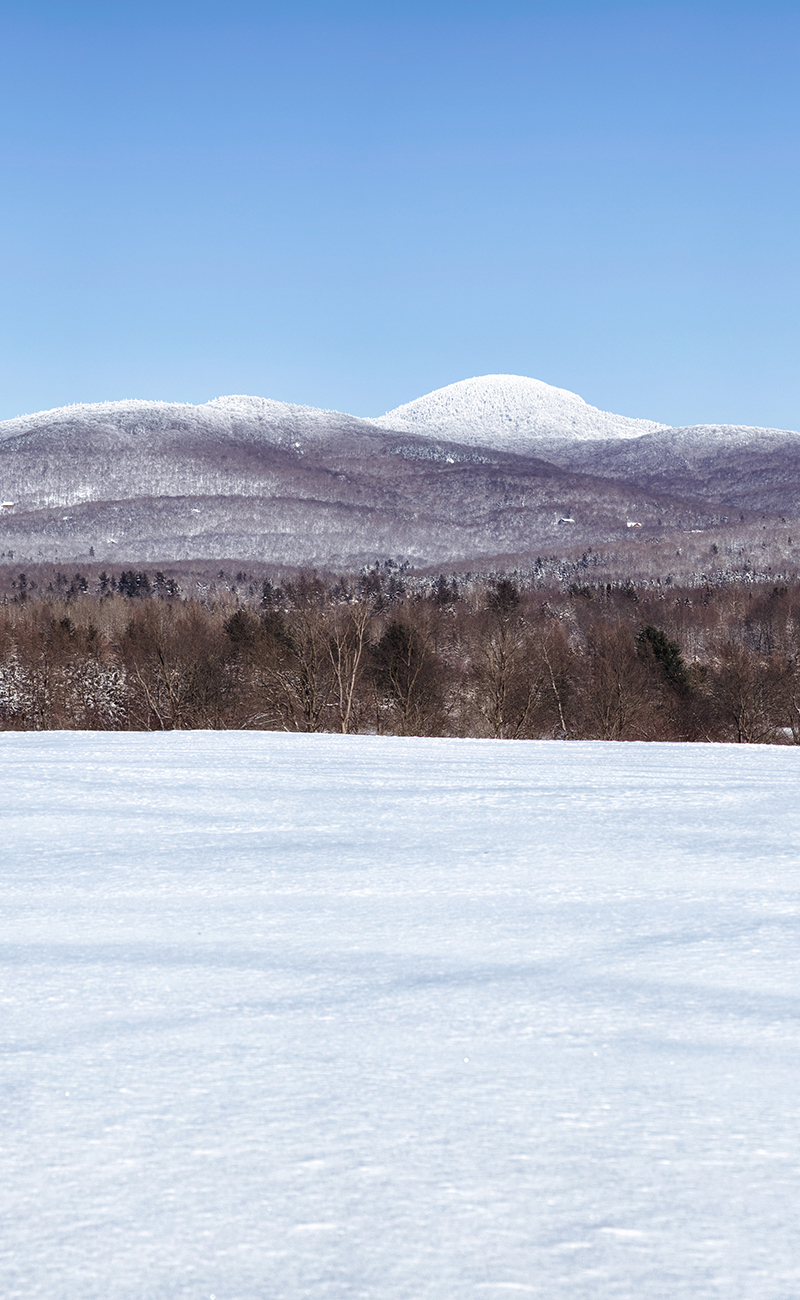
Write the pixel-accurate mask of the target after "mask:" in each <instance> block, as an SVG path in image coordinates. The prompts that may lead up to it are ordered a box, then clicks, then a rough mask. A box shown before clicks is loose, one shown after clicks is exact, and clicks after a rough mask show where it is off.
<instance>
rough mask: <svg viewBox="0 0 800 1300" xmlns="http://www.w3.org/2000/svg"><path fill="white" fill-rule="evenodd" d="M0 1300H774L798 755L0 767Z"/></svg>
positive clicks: (794, 995)
mask: <svg viewBox="0 0 800 1300" xmlns="http://www.w3.org/2000/svg"><path fill="white" fill-rule="evenodd" d="M0 761H1V762H2V765H3V769H2V770H3V799H4V808H5V813H6V815H5V818H4V823H3V862H4V871H3V891H2V904H0V905H1V906H2V926H1V927H0V960H1V961H2V994H0V996H1V997H2V1013H3V1048H2V1051H3V1067H2V1071H0V1110H2V1116H3V1130H2V1146H3V1158H2V1168H3V1176H2V1180H0V1200H2V1210H3V1232H2V1234H0V1294H2V1295H3V1297H4V1300H6V1298H8V1300H12V1298H14V1300H64V1298H65V1297H69V1300H141V1298H142V1297H145V1296H147V1297H153V1298H154V1300H155V1298H156V1297H158V1298H162V1297H163V1298H164V1300H177V1298H178V1297H186V1300H189V1298H191V1300H204V1298H205V1297H214V1298H215V1300H265V1297H273V1296H274V1297H276V1298H277V1297H280V1298H281V1300H283V1298H284V1297H286V1300H289V1298H291V1300H294V1298H295V1297H301V1296H309V1297H315V1298H316V1297H320V1298H321V1297H326V1298H327V1300H352V1298H353V1297H359V1296H363V1297H369V1300H373V1298H375V1300H453V1298H454V1297H458V1298H459V1300H461V1297H473V1296H474V1297H486V1298H487V1300H491V1297H498V1298H499V1297H501V1296H505V1295H507V1294H511V1293H519V1294H526V1295H533V1296H538V1297H541V1300H620V1298H621V1297H625V1298H627V1297H637V1298H638V1297H642V1298H645V1297H646V1300H712V1298H713V1300H741V1297H758V1300H787V1297H790V1296H795V1295H797V1294H799V1293H800V1256H799V1255H798V1242H797V1227H796V1220H797V1213H796V1211H797V1202H798V1196H800V1161H799V1160H798V1155H799V1154H800V1146H799V1139H798V1134H799V1133H800V1123H799V1122H798V1121H800V1095H799V1092H798V1079H800V998H799V997H798V988H800V979H799V977H800V942H799V940H800V866H799V865H798V854H797V844H798V842H800V805H798V801H797V799H796V791H797V784H798V778H799V777H800V751H799V750H797V749H793V748H778V747H771V748H757V747H748V746H710V745H709V746H706V745H674V746H670V745H611V744H605V745H604V744H601V743H576V744H572V743H558V742H533V743H530V742H528V743H524V742H522V743H514V742H493V741H453V740H417V739H408V740H387V739H379V738H375V737H366V736H359V737H334V736H287V735H281V734H263V733H262V734H257V733H242V732H238V733H230V732H229V733H198V732H195V733H172V734H167V735H131V734H113V733H108V734H89V733H84V734H75V733H69V734H63V733H62V734H60V735H58V734H52V733H51V734H48V733H44V734H38V735H37V734H30V733H28V734H11V733H3V734H2V735H0Z"/></svg>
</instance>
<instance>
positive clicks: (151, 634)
mask: <svg viewBox="0 0 800 1300" xmlns="http://www.w3.org/2000/svg"><path fill="white" fill-rule="evenodd" d="M219 576H220V578H223V577H224V575H223V574H222V573H220V575H219ZM237 576H238V577H239V578H240V579H242V580H243V581H242V582H240V584H239V586H238V588H237V585H236V584H227V585H226V584H225V583H220V584H219V585H218V586H216V587H215V588H214V589H213V590H212V591H207V592H206V593H205V595H202V596H193V597H191V598H189V597H188V596H186V595H185V594H182V592H181V589H180V586H179V584H178V582H177V581H176V580H175V579H174V578H171V577H166V576H165V575H164V574H163V573H156V574H152V573H146V572H136V571H133V570H122V571H121V572H118V573H116V574H108V573H106V572H103V573H101V574H99V575H96V576H94V577H91V578H90V577H87V576H86V575H85V574H81V573H76V574H74V575H64V574H61V573H59V574H57V575H56V577H55V580H54V581H51V582H49V583H48V584H46V585H45V584H42V583H39V584H38V585H37V584H35V583H34V582H32V581H31V580H30V578H29V577H28V576H26V574H24V573H19V574H17V575H16V576H15V577H14V579H13V581H12V582H11V583H10V584H9V587H8V594H7V595H6V596H5V598H4V603H3V604H2V605H1V606H0V728H2V729H14V730H43V729H53V728H89V729H104V730H107V729H114V730H120V729H126V730H159V729H163V730H172V729H177V728H197V727H204V728H260V729H268V730H274V729H284V730H290V731H306V732H309V731H340V732H372V733H378V734H385V735H428V736H430V735H441V736H444V735H447V736H487V737H498V738H534V737H554V738H557V737H562V738H599V739H604V740H676V741H677V740H687V741H688V740H694V741H698V740H710V741H741V742H749V743H764V742H767V743H800V584H788V585H777V586H776V585H774V584H771V583H767V584H758V583H749V584H736V583H730V584H727V585H722V586H718V587H714V586H706V587H700V588H697V587H695V588H686V589H678V588H675V587H669V588H662V589H653V588H652V587H647V586H637V585H634V584H633V583H630V582H628V583H616V584H595V585H591V584H585V585H581V584H572V585H570V586H569V587H565V586H563V585H562V586H552V587H550V586H547V585H546V584H544V583H541V582H536V581H535V580H534V579H533V578H532V577H531V576H530V575H529V576H528V577H525V576H520V575H511V576H508V575H506V576H502V575H501V576H497V577H495V578H493V579H477V578H471V577H464V576H463V575H462V576H459V577H450V576H440V577H439V578H438V579H420V578H413V577H411V576H409V575H404V574H403V573H402V572H398V571H397V570H396V569H387V568H383V569H381V568H378V567H377V566H376V567H375V568H374V569H371V570H369V571H368V572H364V573H361V574H359V575H357V576H355V577H353V578H349V579H347V578H337V579H323V578H321V577H319V576H318V575H314V574H309V575H301V576H299V577H292V578H286V579H284V580H283V581H281V582H275V583H274V584H273V583H272V582H270V581H269V580H265V581H263V582H259V583H258V585H257V586H254V584H253V582H252V581H251V582H250V583H249V584H248V583H247V582H246V578H247V575H245V574H240V575H237Z"/></svg>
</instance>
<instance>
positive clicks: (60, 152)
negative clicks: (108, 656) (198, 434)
mask: <svg viewBox="0 0 800 1300" xmlns="http://www.w3.org/2000/svg"><path fill="white" fill-rule="evenodd" d="M0 104H1V105H2V108H1V110H0V111H1V112H2V132H1V133H0V164H1V169H2V170H1V175H2V191H1V198H0V249H1V250H2V253H1V254H0V256H1V257H2V276H1V277H0V418H7V417H9V416H12V415H17V414H21V413H23V412H27V411H34V410H37V409H41V408H44V407H49V406H57V405H62V404H64V403H67V402H85V401H99V400H104V399H113V398H122V397H148V398H164V399H169V400H176V401H191V402H202V401H205V400H207V399H208V398H211V397H216V396H219V395H221V394H225V393H253V394H258V395H260V396H263V397H275V398H279V399H281V400H284V401H291V402H306V403H309V404H311V405H315V406H328V407H335V408H338V409H340V410H345V411H351V412H353V413H355V414H358V415H377V414H381V413H382V412H383V411H385V410H386V409H387V408H391V407H393V406H395V405H397V404H399V403H400V402H404V401H408V400H410V399H412V398H414V397H417V396H420V395H421V394H422V393H425V392H428V391H430V390H431V389H433V388H438V387H441V386H442V385H444V384H448V383H452V382H453V381H455V380H457V379H463V378H467V377H469V376H471V375H480V374H488V373H492V372H505V373H515V374H523V375H531V376H533V377H535V378H537V379H543V380H546V381H547V382H548V383H552V384H557V385H559V386H561V387H565V388H570V389H572V390H574V391H575V392H578V393H580V394H581V396H583V397H585V398H586V400H587V401H589V402H591V403H593V404H594V405H596V406H600V407H603V408H605V409H607V410H613V411H617V412H621V413H622V414H625V415H637V416H648V417H650V418H653V419H659V420H664V421H666V422H669V423H673V424H682V423H695V422H708V421H727V422H737V423H738V422H741V423H747V424H765V425H776V426H783V427H790V428H800V185H799V184H798V179H799V177H800V149H799V147H798V146H799V144H800V119H799V110H800V5H798V4H797V2H796V0H792V3H780V2H773V0H762V2H761V3H737V2H736V0H724V2H723V0H719V2H718V3H711V2H710V0H707V2H705V3H704V2H703V0H699V2H697V3H688V4H683V5H681V4H671V3H669V2H667V3H644V2H643V3H629V4H621V3H591V2H590V0H584V2H583V3H580V2H578V0H553V2H552V3H551V2H550V0H544V2H543V3H539V2H538V0H529V2H528V3H514V2H513V0H496V2H495V3H492V4H490V3H474V2H473V3H470V0H457V2H455V0H454V2H453V3H449V2H448V0H425V2H422V0H407V2H405V3H403V2H397V3H394V2H393V0H389V2H388V3H385V4H381V3H378V2H377V0H372V2H371V3H360V2H359V0H350V2H349V3H348V2H347V0H343V2H342V3H336V2H335V0H327V2H325V0H318V2H317V3H314V2H313V0H310V2H308V3H304V2H303V0H296V2H295V3H269V0H260V2H258V3H256V2H248V0H228V2H227V3H225V4H223V3H208V2H207V0H205V2H204V0H191V2H186V3H183V2H182V0H160V3H157V4H156V3H152V2H151V0H138V2H137V3H135V4H133V3H128V0H116V2H112V0H106V2H105V3H103V4H99V3H81V0H75V3H70V0H60V2H59V3H51V4H47V3H42V2H38V0H27V2H26V3H22V0H19V2H17V0H6V2H5V3H4V4H3V6H2V10H0Z"/></svg>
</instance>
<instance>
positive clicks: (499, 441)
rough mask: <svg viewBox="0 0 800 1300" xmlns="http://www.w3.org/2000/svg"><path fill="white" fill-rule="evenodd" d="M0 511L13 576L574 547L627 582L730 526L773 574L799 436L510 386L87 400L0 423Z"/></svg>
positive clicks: (482, 560)
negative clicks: (321, 402) (376, 405)
mask: <svg viewBox="0 0 800 1300" xmlns="http://www.w3.org/2000/svg"><path fill="white" fill-rule="evenodd" d="M0 500H2V502H3V503H4V504H3V509H2V517H1V518H0V563H12V564H14V565H17V564H20V563H24V564H34V563H39V562H41V563H47V562H54V561H57V562H63V563H65V564H66V563H76V564H79V563H88V562H90V561H92V560H94V561H97V562H106V563H114V562H116V561H119V562H120V563H123V562H124V563H142V564H143V563H156V562H162V563H167V562H170V561H185V560H195V559H196V560H204V561H209V562H211V561H214V560H216V559H223V558H225V559H239V560H242V561H246V560H253V561H255V560H257V561H259V562H261V563H275V564H276V565H290V566H295V567H302V566H316V567H319V568H330V569H348V568H355V567H361V566H363V565H366V564H371V563H374V562H376V561H378V562H382V561H383V560H385V559H386V558H391V559H392V560H396V561H397V562H405V563H407V564H409V565H412V566H414V567H416V568H425V567H432V566H439V567H447V566H451V567H452V566H461V567H463V566H465V565H470V566H474V567H490V566H492V565H501V564H510V563H513V564H525V563H529V562H532V561H533V560H534V559H535V558H536V557H542V556H543V555H559V554H563V555H572V554H580V553H581V552H584V551H586V549H587V548H589V549H590V550H591V552H592V554H593V555H595V556H596V555H597V554H598V552H599V551H601V550H603V548H605V552H606V553H607V554H608V555H610V554H611V553H612V551H613V552H614V553H617V552H619V554H620V556H621V559H620V563H621V564H624V565H629V564H630V563H632V562H633V560H632V559H631V556H633V552H632V551H631V546H632V545H633V544H634V541H635V544H636V546H637V547H638V551H637V552H636V556H638V559H636V562H637V563H642V564H644V562H645V559H647V561H648V563H650V562H651V561H652V557H653V556H654V555H655V554H656V552H658V551H659V550H661V551H663V554H664V556H666V555H667V554H668V552H669V553H670V554H672V553H673V552H677V554H678V556H679V557H680V556H683V558H682V560H681V563H682V564H683V565H684V567H685V566H686V564H688V563H689V560H688V559H687V558H686V557H685V556H684V555H683V553H684V550H685V549H686V550H687V551H688V552H690V553H691V556H692V559H691V564H692V565H695V562H696V565H700V566H701V567H702V565H703V563H704V554H705V552H702V547H703V546H705V548H706V550H708V549H709V542H708V538H707V536H705V538H704V540H703V541H702V544H701V542H699V541H697V540H690V541H688V542H687V544H686V547H684V546H683V544H682V543H680V540H679V542H678V545H676V544H675V539H676V537H678V538H679V539H680V537H682V536H684V535H685V536H686V537H687V538H692V539H696V538H698V537H701V536H703V535H707V534H709V532H711V531H714V530H717V531H718V532H719V531H720V530H722V532H720V544H717V543H716V542H715V543H714V544H715V545H717V552H715V554H718V553H719V551H720V545H722V546H723V548H724V547H725V546H726V545H728V542H727V541H726V540H725V537H726V536H727V534H725V536H723V534H724V531H725V530H726V529H727V530H728V531H729V532H730V529H731V528H733V527H734V526H735V528H738V530H739V532H740V533H742V530H744V531H745V532H747V530H748V529H749V530H750V532H749V533H747V537H746V538H745V539H744V542H743V545H745V546H746V547H749V548H750V549H752V547H753V546H754V545H755V541H754V537H755V534H754V532H753V530H754V529H756V528H758V529H760V531H761V532H767V531H770V537H772V534H773V533H774V534H775V537H776V538H777V537H778V534H780V535H781V536H784V535H785V540H784V542H782V543H781V545H782V546H783V552H781V557H780V563H778V556H777V553H776V554H775V555H772V553H770V557H769V564H767V567H768V568H769V567H770V565H772V567H773V568H774V567H775V565H776V564H777V566H778V568H779V567H780V564H781V563H783V562H784V561H785V562H786V564H788V563H790V562H792V563H793V562H794V561H793V547H794V540H793V532H794V531H797V533H798V536H800V434H797V433H795V432H793V431H787V430H771V429H749V428H741V427H738V426H735V427H734V426H698V427H694V428H687V429H672V428H669V427H668V426H665V425H660V424H657V423H654V422H652V421H648V420H639V419H629V418H628V417H625V416H618V415H612V414H609V413H607V412H603V411H599V410H597V409H596V408H595V407H592V406H589V405H588V404H587V403H586V402H584V401H583V400H582V399H581V398H580V397H578V396H577V395H576V394H574V393H569V392H567V391H565V390H564V389H559V388H554V387H552V386H551V385H549V384H544V383H541V382H540V381H538V380H534V379H526V378H524V377H520V376H513V375H490V376H484V377H482V378H478V379H470V380H464V381H463V382H461V383H458V384H452V385H450V386H449V387H447V388H443V389H439V390H438V391H437V392H435V393H431V394H428V395H427V396H426V397H422V398H419V399H418V400H417V401H414V402H410V403H408V404H406V405H405V406H401V407H398V408H397V409H396V410H395V411H390V412H389V413H388V414H386V415H383V416H380V417H379V418H376V419H372V420H365V419H360V418H358V417H355V416H351V415H347V414H343V413H341V412H336V411H323V410H318V409H316V408H314V407H307V406H296V405H290V404H287V403H283V402H276V401H271V400H268V399H264V398H258V397H246V396H233V397H223V398H218V399H216V400H215V401H212V402H207V403H205V404H204V405H202V406H191V405H182V404H177V403H164V402H149V401H122V402H104V403H97V404H92V405H86V406H70V407H64V408H60V409H57V410H53V411H43V412H39V413H37V414H35V415H31V416H20V417H18V418H16V419H13V420H8V421H5V423H3V424H0ZM792 520H796V521H798V522H797V524H796V525H795V526H794V527H793V526H792ZM634 525H641V527H640V528H638V527H637V528H635V529H634ZM790 539H791V540H790ZM765 544H766V542H765V540H764V539H761V541H760V542H759V545H760V547H761V551H762V552H763V551H764V546H765ZM772 544H773V543H772V542H771V543H770V545H772ZM775 544H776V545H777V542H776V543H775ZM737 545H738V543H736V542H735V539H733V540H731V541H730V546H731V547H732V548H733V550H732V551H731V554H733V552H734V550H735V547H736V546H737ZM645 546H647V547H649V548H650V550H649V552H645V550H644V549H643V548H644V547H645ZM615 548H616V550H615ZM653 548H655V550H654V549H653ZM670 548H671V551H670ZM701 552H702V553H701ZM784 552H785V554H784ZM743 553H744V552H743V551H742V550H741V547H740V549H739V552H737V554H738V555H739V556H740V557H741V554H743ZM634 558H636V557H634ZM760 558H761V560H764V562H765V563H766V559H765V557H764V556H763V555H761V556H760ZM773 560H774V561H775V564H772V561H773ZM664 562H665V563H666V560H665V561H664ZM739 562H740V561H739V560H737V563H739ZM714 563H715V564H717V565H718V564H720V563H721V561H717V560H715V561H714ZM741 563H744V561H741ZM748 563H749V561H748ZM669 567H671V568H675V567H676V566H675V563H674V562H673V564H672V565H671V566H669ZM695 567H696V566H695ZM776 571H777V569H776ZM693 572H694V570H693Z"/></svg>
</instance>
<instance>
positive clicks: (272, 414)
mask: <svg viewBox="0 0 800 1300" xmlns="http://www.w3.org/2000/svg"><path fill="white" fill-rule="evenodd" d="M169 431H173V432H174V433H180V434H182V435H189V436H190V437H195V438H198V439H201V440H209V439H211V440H213V439H215V438H223V439H224V438H229V437H232V436H234V437H236V438H237V439H239V440H244V441H252V442H257V443H267V444H270V445H273V446H293V445H294V446H297V445H299V443H302V442H305V441H306V440H308V441H311V442H315V443H316V442H330V441H331V440H335V439H336V437H337V436H341V435H343V434H349V435H364V436H367V437H369V436H370V435H372V436H375V435H376V434H385V433H387V432H389V433H392V432H397V433H407V434H412V435H414V436H415V437H418V438H435V439H444V440H447V441H449V442H455V443H460V444H462V445H466V446H484V447H492V448H495V449H496V450H499V451H505V452H512V453H515V454H517V455H532V454H537V452H539V451H540V450H547V449H551V450H553V451H555V450H561V451H566V450H567V449H568V448H569V446H570V445H571V444H574V443H588V444H592V443H595V444H597V443H613V442H626V443H631V442H634V441H638V440H641V439H646V440H647V442H648V443H649V444H650V445H652V443H653V442H660V441H661V440H662V439H668V440H670V441H671V443H672V444H673V445H674V446H677V445H678V444H681V445H684V446H686V447H689V446H691V448H692V449H693V450H694V451H697V450H699V449H700V448H703V447H707V448H708V449H709V450H716V449H718V448H720V447H721V446H724V445H726V444H730V445H731V446H734V445H740V446H741V445H747V444H749V445H755V444H759V443H763V442H764V441H774V440H775V438H776V437H780V438H783V439H788V440H795V439H797V438H798V437H800V434H797V433H795V432H793V431H791V430H776V429H762V428H747V427H744V426H741V425H694V426H691V427H690V428H688V427H687V428H683V429H676V428H673V427H672V426H670V425H666V424H660V423H658V422H656V421H654V420H646V419H638V418H632V417H629V416H625V415H615V414H613V413H611V412H609V411H601V410H600V409H599V408H598V407H595V406H590V405H589V403H588V402H585V401H584V400H583V398H582V397H579V396H578V394H577V393H572V392H569V391H568V390H567V389H565V388H556V387H554V386H553V385H552V384H546V383H544V382H542V381H541V380H538V379H529V378H526V377H524V376H521V375H482V376H479V377H477V378H473V379H463V380H460V381H459V382H458V383H455V384H448V385H447V386H446V387H444V388H438V389H436V390H435V391H434V392H432V393H428V394H426V395H425V396H424V397H418V398H416V399H415V400H414V401H411V402H406V403H405V404H403V405H402V406H398V407H396V408H395V409H394V410H392V411H388V412H387V413H386V414H385V415H381V416H378V417H375V418H370V419H366V418H363V417H360V416H355V415H348V414H347V413H345V412H341V411H332V410H325V409H322V408H320V407H315V406H304V405H298V404H294V403H291V402H279V401H276V400H274V399H271V398H265V397H253V396H247V395H245V394H233V395H230V396H225V397H217V398H214V399H212V400H211V401H208V402H205V403H203V404H202V405H198V406H195V405H192V404H191V403H188V402H158V401H147V400H143V399H138V398H133V399H127V400H124V401H113V402H94V403H87V404H76V405H71V406H63V407H57V408H55V409H53V410H48V411H39V412H36V413H35V414H33V415H21V416H16V417H14V418H13V419H10V420H5V421H3V422H0V442H3V441H6V440H7V439H10V438H19V437H24V438H27V439H30V438H31V437H35V436H36V435H37V434H46V435H48V436H51V437H52V436H53V435H54V434H58V435H61V436H64V435H66V436H67V437H68V438H70V440H71V439H72V438H73V437H75V436H76V435H77V436H82V437H83V438H88V439H90V440H91V437H92V435H95V436H102V438H103V439H104V440H108V439H109V438H111V439H112V440H118V439H119V440H121V441H123V442H126V443H128V442H133V441H137V440H140V439H142V438H144V439H145V440H147V438H148V436H150V437H155V438H158V437H159V435H163V434H165V433H168V432H169ZM298 440H299V442H298Z"/></svg>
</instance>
